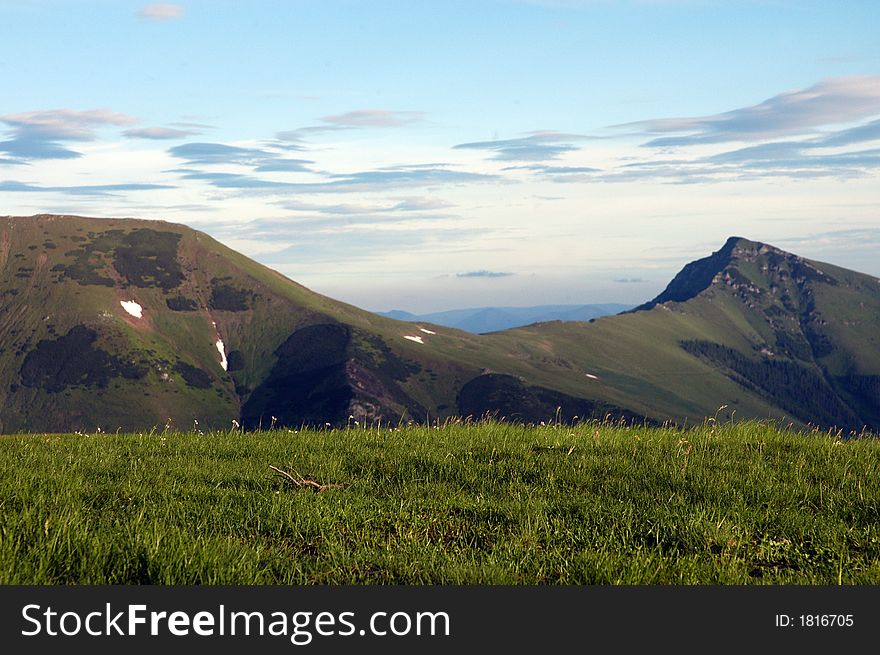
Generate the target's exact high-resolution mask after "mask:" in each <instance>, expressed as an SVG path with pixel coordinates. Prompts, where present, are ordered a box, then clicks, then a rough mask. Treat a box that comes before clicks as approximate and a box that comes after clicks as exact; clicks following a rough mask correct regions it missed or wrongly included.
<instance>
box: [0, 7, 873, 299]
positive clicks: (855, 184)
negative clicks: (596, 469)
mask: <svg viewBox="0 0 880 655" xmlns="http://www.w3.org/2000/svg"><path fill="white" fill-rule="evenodd" d="M878 25H880V5H878V4H877V3H873V2H849V3H835V2H818V1H813V2H793V1H792V2H788V1H786V0H775V1H773V2H770V1H766V2H764V1H761V0H741V1H740V0H733V1H731V2H724V3H720V2H713V1H711V0H654V1H652V2H645V1H641V0H482V1H478V2H450V1H444V2H436V1H428V2H421V3H408V2H377V3H357V2H350V1H342V0H325V1H322V2H312V1H303V2H297V3H276V2H260V1H256V2H251V3H236V2H225V1H211V2H209V1H207V0H198V1H196V0H193V1H186V2H177V3H144V2H128V1H118V2H108V1H106V0H101V1H99V0H88V1H82V2H76V3H68V2H60V1H53V0H43V1H40V2H32V3H0V36H2V44H0V70H2V72H3V76H4V81H5V87H6V88H7V89H9V90H14V92H9V91H8V92H7V93H6V94H4V96H5V97H4V98H3V100H2V102H0V201H2V208H0V213H3V214H10V215H29V214H35V213H44V212H50V213H66V214H80V215H85V216H108V217H109V216H136V217H141V218H152V219H164V220H169V221H173V222H178V223H183V224H186V225H189V226H191V227H194V228H197V229H200V230H204V231H206V232H207V233H209V234H211V235H212V236H214V237H215V238H217V239H219V240H220V241H222V242H223V243H225V244H227V245H229V246H230V247H232V248H235V249H237V250H240V251H241V252H243V253H245V254H247V255H249V256H251V257H253V258H254V259H256V260H257V261H260V262H262V263H264V264H266V265H268V266H270V267H272V268H275V269H277V270H279V271H280V272H282V273H283V274H285V275H287V276H288V277H290V278H292V279H294V280H296V281H297V282H299V283H301V284H304V285H306V286H308V287H309V288H311V289H313V290H315V291H317V292H320V293H323V294H326V295H329V296H332V297H334V298H337V299H339V300H343V301H345V302H349V303H352V304H355V305H357V306H360V307H363V308H365V309H370V310H373V311H389V310H393V309H402V310H406V311H410V312H414V313H427V312H436V311H443V310H447V309H458V308H466V307H483V306H505V305H507V306H533V305H547V304H572V305H582V304H599V303H609V302H614V303H624V304H639V303H641V302H644V301H646V300H648V299H650V298H652V297H654V296H655V295H657V293H659V292H660V291H662V289H663V288H664V287H665V286H666V284H667V283H668V282H669V280H670V279H671V278H672V277H673V276H674V275H675V273H676V272H678V270H680V269H681V267H682V266H683V265H684V264H686V263H687V262H689V261H692V260H694V259H697V258H700V257H704V256H706V255H708V254H710V253H711V252H712V251H714V250H717V249H718V248H720V247H721V246H722V244H723V243H724V241H725V240H726V239H727V238H728V237H730V236H733V235H736V236H742V237H745V238H748V239H752V240H756V241H762V242H766V243H770V244H772V245H775V246H778V247H780V248H783V249H785V250H788V251H791V252H795V253H797V254H799V255H803V256H805V257H808V258H810V259H815V260H819V261H825V262H829V263H832V264H835V265H838V266H844V267H847V268H852V269H855V270H858V271H861V272H865V273H868V274H871V275H878V276H880V258H877V257H876V253H877V252H878V248H880V211H878V208H880V184H878V182H880V44H878V41H877V39H876V28H877V26H878Z"/></svg>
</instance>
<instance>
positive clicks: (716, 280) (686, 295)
mask: <svg viewBox="0 0 880 655" xmlns="http://www.w3.org/2000/svg"><path fill="white" fill-rule="evenodd" d="M499 337H501V339H503V340H504V341H505V342H506V347H508V348H514V347H521V348H523V349H524V350H525V351H526V352H527V353H528V355H529V356H532V357H534V356H537V354H538V352H536V350H535V349H534V348H533V347H528V346H527V345H526V344H534V343H541V344H543V347H542V348H541V350H540V354H541V356H543V357H546V358H560V359H562V360H564V361H565V362H567V363H568V365H569V366H571V367H574V368H576V369H583V370H588V371H589V372H590V374H591V375H593V376H595V377H594V378H590V379H591V380H592V381H593V382H595V388H594V389H593V390H592V393H590V394H584V395H588V396H589V397H591V398H597V399H603V400H605V401H607V402H612V403H615V404H618V405H620V406H623V407H627V408H629V409H630V410H632V411H634V412H636V413H644V414H646V415H648V416H653V417H657V418H659V417H668V418H671V419H674V420H677V421H684V420H694V419H698V417H700V416H711V415H713V414H715V412H716V410H717V408H719V407H721V406H722V405H726V406H728V409H727V412H726V413H725V415H726V414H730V413H732V412H734V410H735V412H736V416H738V417H743V418H745V417H757V418H777V419H780V420H784V421H791V422H793V423H794V424H796V425H801V426H803V425H808V424H812V425H815V426H820V427H823V428H826V427H829V426H837V427H838V428H842V429H843V430H845V431H856V432H858V431H860V430H862V428H864V427H866V426H867V427H868V428H870V429H872V430H874V431H880V280H878V279H877V278H874V277H871V276H868V275H864V274H861V273H856V272H853V271H850V270H846V269H843V268H839V267H837V266H832V265H830V264H824V263H820V262H814V261H811V260H808V259H804V258H802V257H799V256H797V255H794V254H791V253H787V252H785V251H783V250H780V249H778V248H775V247H773V246H770V245H767V244H762V243H757V242H753V241H749V240H746V239H743V238H738V237H733V238H731V239H729V240H728V241H727V242H726V243H725V244H724V246H723V247H722V248H721V249H720V250H718V251H717V252H715V253H713V254H712V255H710V256H709V257H705V258H703V259H699V260H697V261H695V262H693V263H691V264H688V265H687V266H685V267H684V269H682V271H681V272H680V273H679V274H678V275H676V276H675V278H674V279H673V280H672V282H670V284H669V286H668V287H667V288H666V289H665V290H664V291H663V292H662V293H661V294H660V295H659V296H657V297H656V298H654V299H653V300H651V301H650V302H648V303H645V304H644V305H641V306H640V307H638V308H636V309H635V310H633V311H632V312H629V313H626V314H622V315H619V316H613V317H606V318H601V319H599V320H597V321H596V322H595V323H592V324H588V325H585V324H580V323H570V324H569V323H556V324H545V325H538V326H533V327H529V328H520V329H517V330H511V331H510V332H508V333H503V335H499ZM514 344H518V346H517V345H514Z"/></svg>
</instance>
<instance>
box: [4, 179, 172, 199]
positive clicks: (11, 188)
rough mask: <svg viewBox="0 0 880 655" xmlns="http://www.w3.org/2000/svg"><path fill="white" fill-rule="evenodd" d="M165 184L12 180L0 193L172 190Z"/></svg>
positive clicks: (102, 193) (95, 193) (91, 193)
mask: <svg viewBox="0 0 880 655" xmlns="http://www.w3.org/2000/svg"><path fill="white" fill-rule="evenodd" d="M173 188H174V187H173V186H169V185H167V184H142V183H130V184H89V185H82V186H38V185H34V184H27V183H25V182H16V181H14V180H2V181H0V192H13V193H64V194H68V195H74V196H107V195H112V194H113V193H116V192H120V193H121V192H126V191H156V190H159V189H173Z"/></svg>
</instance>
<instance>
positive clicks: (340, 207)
mask: <svg viewBox="0 0 880 655" xmlns="http://www.w3.org/2000/svg"><path fill="white" fill-rule="evenodd" d="M279 206H281V207H284V208H285V209H288V210H290V211H295V212H315V213H318V214H328V215H343V216H354V215H364V214H387V213H400V214H413V213H422V212H436V211H439V210H442V209H449V208H450V207H454V206H455V205H454V204H453V203H450V202H446V201H445V200H439V199H437V198H427V197H421V196H419V197H408V198H403V199H395V200H393V201H391V204H384V205H368V204H364V203H342V204H332V205H322V204H318V203H312V202H302V201H300V200H285V201H283V202H281V203H279Z"/></svg>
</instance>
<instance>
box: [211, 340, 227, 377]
mask: <svg viewBox="0 0 880 655" xmlns="http://www.w3.org/2000/svg"><path fill="white" fill-rule="evenodd" d="M214 345H215V346H217V350H218V351H220V366H222V367H223V370H224V371H225V370H227V366H228V365H229V364H228V362H227V361H226V347H225V346H224V345H223V339H220V338H218V339H217V343H215V344H214Z"/></svg>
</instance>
